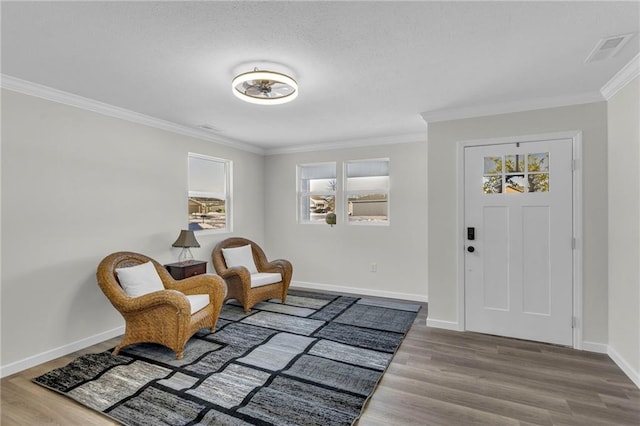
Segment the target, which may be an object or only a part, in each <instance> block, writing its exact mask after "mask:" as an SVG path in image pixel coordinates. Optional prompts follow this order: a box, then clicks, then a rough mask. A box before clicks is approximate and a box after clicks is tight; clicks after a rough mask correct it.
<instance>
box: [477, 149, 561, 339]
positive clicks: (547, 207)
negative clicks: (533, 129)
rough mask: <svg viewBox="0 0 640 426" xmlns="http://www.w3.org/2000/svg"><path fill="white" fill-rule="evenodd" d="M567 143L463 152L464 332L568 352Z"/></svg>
mask: <svg viewBox="0 0 640 426" xmlns="http://www.w3.org/2000/svg"><path fill="white" fill-rule="evenodd" d="M572 152H573V149H572V140H571V139H562V140H549V141H536V142H522V143H508V144H500V145H486V146H468V147H465V148H464V167H465V170H464V173H465V180H464V182H465V187H464V196H465V198H464V202H465V206H464V213H465V227H466V228H465V229H464V238H465V250H466V252H465V256H464V269H465V280H464V283H465V297H464V300H465V328H466V329H467V330H470V331H477V332H481V333H488V334H497V335H501V336H509V337H516V338H521V339H527V340H535V341H541V342H549V343H556V344H562V345H572V343H573V332H572V318H573V302H572V300H573V253H572V250H573V212H572V206H573V201H572V200H573V193H572V191H573V189H572V188H573V182H572V176H573V172H572V170H573V154H572Z"/></svg>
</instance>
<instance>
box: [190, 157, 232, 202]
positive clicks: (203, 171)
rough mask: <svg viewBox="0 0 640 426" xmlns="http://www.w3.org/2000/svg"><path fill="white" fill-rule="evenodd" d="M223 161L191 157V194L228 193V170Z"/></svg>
mask: <svg viewBox="0 0 640 426" xmlns="http://www.w3.org/2000/svg"><path fill="white" fill-rule="evenodd" d="M225 168H226V167H225V163H224V162H222V161H212V160H210V159H206V158H201V157H197V156H194V155H193V154H192V155H189V193H191V194H192V195H193V196H197V195H196V194H224V193H225V192H226V170H225Z"/></svg>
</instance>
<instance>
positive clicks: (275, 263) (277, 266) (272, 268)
mask: <svg viewBox="0 0 640 426" xmlns="http://www.w3.org/2000/svg"><path fill="white" fill-rule="evenodd" d="M262 270H263V271H264V272H280V273H281V274H282V275H284V274H285V273H286V272H287V271H292V270H293V265H291V262H289V261H288V260H285V259H276V260H272V261H271V262H267V263H266V264H265V265H264V267H263V268H262Z"/></svg>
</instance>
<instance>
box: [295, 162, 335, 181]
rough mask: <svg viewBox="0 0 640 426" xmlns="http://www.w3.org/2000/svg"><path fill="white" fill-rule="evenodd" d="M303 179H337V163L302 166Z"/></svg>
mask: <svg viewBox="0 0 640 426" xmlns="http://www.w3.org/2000/svg"><path fill="white" fill-rule="evenodd" d="M300 178H301V179H335V178H336V163H324V164H307V165H303V166H300Z"/></svg>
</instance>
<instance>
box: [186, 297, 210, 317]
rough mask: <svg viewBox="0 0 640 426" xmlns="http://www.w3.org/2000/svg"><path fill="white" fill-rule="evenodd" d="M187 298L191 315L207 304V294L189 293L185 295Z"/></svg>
mask: <svg viewBox="0 0 640 426" xmlns="http://www.w3.org/2000/svg"><path fill="white" fill-rule="evenodd" d="M187 300H189V304H190V305H191V315H193V314H195V313H196V312H198V311H199V310H201V309H203V308H205V307H206V306H207V305H208V304H209V295H208V294H191V295H188V296H187Z"/></svg>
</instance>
